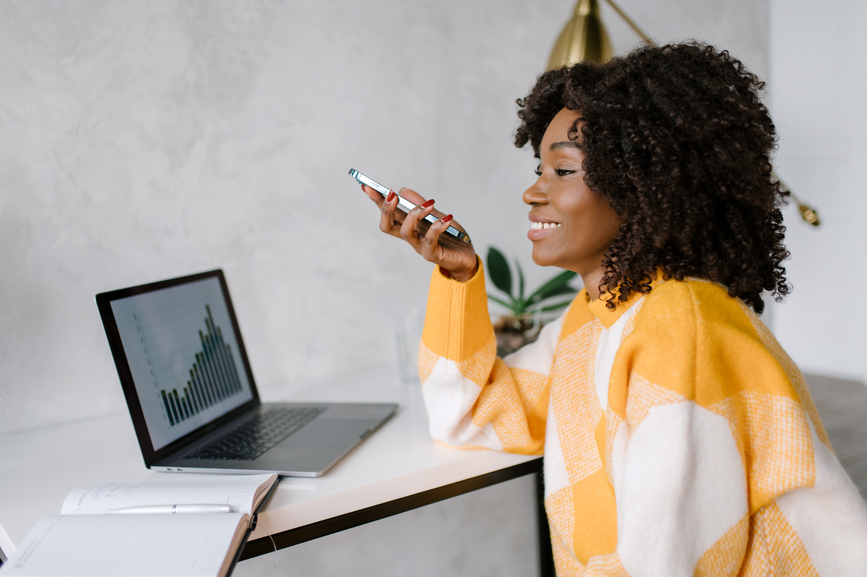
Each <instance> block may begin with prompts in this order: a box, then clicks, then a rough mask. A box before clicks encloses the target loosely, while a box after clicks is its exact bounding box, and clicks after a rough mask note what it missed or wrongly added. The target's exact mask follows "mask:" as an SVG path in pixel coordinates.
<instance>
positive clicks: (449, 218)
mask: <svg viewBox="0 0 867 577" xmlns="http://www.w3.org/2000/svg"><path fill="white" fill-rule="evenodd" d="M453 218H454V216H452V215H450V214H449V215H446V216H444V217H442V218H441V219H440V220H441V221H443V222H448V221H450V220H451V219H453Z"/></svg>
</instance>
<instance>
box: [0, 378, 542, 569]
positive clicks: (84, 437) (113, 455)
mask: <svg viewBox="0 0 867 577" xmlns="http://www.w3.org/2000/svg"><path fill="white" fill-rule="evenodd" d="M118 386H120V385H118ZM260 395H261V397H262V400H263V401H266V402H267V401H282V400H287V401H335V402H395V403H398V404H399V405H400V408H399V409H398V412H397V414H396V415H394V416H393V417H392V418H391V419H389V421H387V422H386V423H385V424H384V425H383V426H382V427H381V428H380V429H379V430H377V431H376V432H375V433H374V434H373V435H371V436H370V437H369V438H368V439H366V440H365V441H364V442H363V443H362V444H361V445H360V446H359V447H357V448H356V449H355V450H353V451H352V452H351V453H350V454H349V455H347V456H346V457H345V458H344V459H343V460H342V461H340V462H339V463H337V465H335V466H334V468H333V469H331V471H330V472H328V473H327V474H326V475H325V476H323V477H319V478H316V479H308V478H300V477H284V478H283V479H282V480H281V481H280V484H279V486H278V488H277V490H276V491H275V493H274V495H273V496H272V497H271V499H270V501H269V502H268V504H267V506H266V507H265V510H264V511H263V512H262V514H261V515H259V524H258V526H257V528H256V530H255V531H254V532H253V534H252V535H251V537H250V539H251V540H252V539H258V538H260V537H265V536H266V535H268V534H269V533H279V532H282V531H287V530H289V529H294V528H297V527H302V526H305V525H308V524H310V523H315V522H317V521H322V520H326V519H330V518H333V517H336V516H339V515H343V514H346V513H351V512H353V511H358V510H360V509H364V508H367V507H370V506H374V505H378V504H381V503H386V502H389V501H394V500H396V499H400V498H402V497H406V496H410V495H414V494H417V493H420V492H423V491H427V490H430V489H435V488H437V487H442V486H444V485H448V484H451V483H455V482H458V481H462V480H464V479H469V478H472V477H476V476H478V475H483V474H486V473H491V472H494V471H498V470H500V469H504V468H507V467H510V466H513V465H517V464H520V463H523V462H526V461H529V460H532V459H537V458H539V457H527V456H521V455H509V454H505V453H497V452H493V451H472V450H460V449H450V448H447V447H443V446H440V445H437V444H436V443H434V442H433V440H432V439H431V437H430V435H429V434H428V430H427V414H426V413H425V409H424V404H423V401H422V395H421V387H420V386H419V385H403V384H401V383H400V382H399V380H398V377H397V369H396V368H395V367H391V366H388V367H381V368H377V369H367V370H363V371H358V372H356V373H352V374H350V373H344V374H341V375H338V376H334V377H329V378H323V379H315V380H309V381H305V382H300V383H296V384H292V385H286V386H280V387H269V388H266V389H264V390H260ZM178 474H180V473H178ZM169 475H172V473H155V472H151V471H149V470H148V469H146V468H145V466H144V462H143V461H142V458H141V452H140V451H139V447H138V442H137V441H136V438H135V432H134V431H133V427H132V422H131V421H130V418H129V415H128V414H126V413H124V414H120V415H114V416H109V417H103V418H99V419H90V420H86V421H79V422H75V423H70V424H65V425H60V426H53V427H47V428H44V429H35V430H30V431H24V432H20V433H13V434H8V435H2V436H0V549H2V550H3V552H4V553H5V554H6V556H7V557H8V556H9V555H10V554H11V553H12V552H13V551H14V550H15V547H16V546H17V545H18V544H19V543H21V541H22V540H23V539H24V537H25V536H26V535H27V533H28V532H29V531H30V529H31V528H32V527H33V526H34V525H35V524H36V522H37V521H38V520H39V519H41V518H42V517H44V516H45V515H56V514H59V513H60V508H61V505H62V504H63V500H64V499H65V498H66V495H67V494H68V493H69V492H70V491H71V490H73V489H75V488H77V487H89V486H92V485H98V484H101V483H106V482H109V481H123V480H138V479H145V478H156V477H160V476H169Z"/></svg>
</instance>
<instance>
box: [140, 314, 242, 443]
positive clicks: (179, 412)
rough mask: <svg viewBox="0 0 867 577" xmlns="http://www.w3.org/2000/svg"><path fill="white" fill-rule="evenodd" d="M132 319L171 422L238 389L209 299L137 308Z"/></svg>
mask: <svg viewBox="0 0 867 577" xmlns="http://www.w3.org/2000/svg"><path fill="white" fill-rule="evenodd" d="M135 323H136V328H137V329H138V333H139V335H140V339H141V344H142V347H143V348H144V354H145V358H146V359H147V364H148V366H149V371H150V373H151V375H152V377H153V382H154V386H155V388H156V390H157V391H158V394H159V396H160V400H161V404H162V407H163V410H164V411H165V416H166V418H167V419H168V423H169V426H170V427H175V426H177V425H179V424H180V423H183V422H184V421H187V420H188V419H190V418H192V417H194V416H195V415H198V414H199V413H201V412H202V411H204V410H206V409H208V408H210V407H213V406H216V405H218V404H220V403H222V402H224V401H227V400H229V399H231V398H232V397H233V396H235V395H238V394H240V393H242V392H243V387H242V385H241V380H240V379H239V376H238V370H237V366H236V364H235V359H234V355H233V354H232V348H231V345H230V344H228V343H226V341H225V339H224V338H223V331H222V328H221V327H220V326H218V325H217V324H216V323H215V322H214V317H213V314H212V313H211V307H210V305H209V304H205V306H204V308H202V307H201V306H200V305H180V306H174V307H169V308H165V309H162V310H157V311H153V312H148V313H144V314H136V315H135Z"/></svg>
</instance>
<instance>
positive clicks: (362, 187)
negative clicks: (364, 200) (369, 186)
mask: <svg viewBox="0 0 867 577" xmlns="http://www.w3.org/2000/svg"><path fill="white" fill-rule="evenodd" d="M361 190H364V185H363V184H362V185H361ZM364 192H367V191H366V190H364Z"/></svg>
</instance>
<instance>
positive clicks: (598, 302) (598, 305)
mask: <svg viewBox="0 0 867 577" xmlns="http://www.w3.org/2000/svg"><path fill="white" fill-rule="evenodd" d="M661 282H663V280H662V271H659V272H658V273H657V274H656V277H655V278H654V279H653V280H652V281H650V288H651V290H652V289H653V288H655V287H656V286H657V285H658V284H660V283H661ZM579 294H580V296H582V297H583V300H584V302H585V303H587V308H588V309H590V312H591V313H593V316H595V317H596V318H597V319H599V322H601V323H602V326H604V327H605V328H606V329H610V328H611V325H613V324H614V323H616V322H617V319H619V318H620V317H621V316H623V313H625V312H626V311H628V310H629V309H631V308H632V305H634V304H635V303H637V302H638V301H640V300H641V299H642V298H644V297H645V296H647V295H644V294H641V293H639V292H633V293H632V294H631V295H629V298H628V299H626V301H624V302H617V306H616V307H615V308H614V310H611V309H609V308H608V307H606V306H605V305H606V304H607V301H608V297H609V295H610V294H611V293H603V294H601V295H599V298H598V299H594V300H590V295H588V294H587V289H586V288H583V289H581V293H579ZM614 294H615V295H616V294H617V292H616V291H615V293H614Z"/></svg>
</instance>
